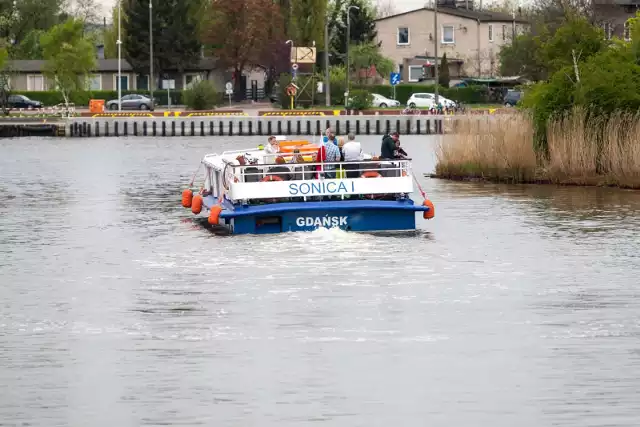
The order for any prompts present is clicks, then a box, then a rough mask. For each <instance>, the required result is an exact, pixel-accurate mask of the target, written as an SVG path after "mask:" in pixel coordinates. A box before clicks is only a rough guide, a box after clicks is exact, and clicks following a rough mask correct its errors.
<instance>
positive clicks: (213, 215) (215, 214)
mask: <svg viewBox="0 0 640 427" xmlns="http://www.w3.org/2000/svg"><path fill="white" fill-rule="evenodd" d="M220 212H222V206H220V205H215V206H212V207H211V210H210V211H209V218H208V219H207V221H208V222H209V224H211V225H217V224H218V223H219V222H220Z"/></svg>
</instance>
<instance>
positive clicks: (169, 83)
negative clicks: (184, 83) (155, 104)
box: [162, 80, 176, 90]
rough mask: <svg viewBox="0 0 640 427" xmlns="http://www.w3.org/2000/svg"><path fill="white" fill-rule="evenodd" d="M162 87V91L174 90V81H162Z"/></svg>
mask: <svg viewBox="0 0 640 427" xmlns="http://www.w3.org/2000/svg"><path fill="white" fill-rule="evenodd" d="M162 87H163V88H164V89H167V90H169V89H175V88H176V81H175V80H163V81H162Z"/></svg>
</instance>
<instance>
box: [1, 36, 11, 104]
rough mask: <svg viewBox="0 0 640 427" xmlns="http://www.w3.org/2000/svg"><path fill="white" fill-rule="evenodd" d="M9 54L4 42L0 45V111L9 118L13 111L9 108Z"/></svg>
mask: <svg viewBox="0 0 640 427" xmlns="http://www.w3.org/2000/svg"><path fill="white" fill-rule="evenodd" d="M8 60H9V52H8V50H7V47H6V42H5V41H4V40H2V41H1V43H0V109H2V114H3V115H5V116H7V115H9V112H10V110H11V107H10V106H9V96H10V95H11V85H10V84H9V80H10V79H9V70H8V66H7V65H8V62H9V61H8Z"/></svg>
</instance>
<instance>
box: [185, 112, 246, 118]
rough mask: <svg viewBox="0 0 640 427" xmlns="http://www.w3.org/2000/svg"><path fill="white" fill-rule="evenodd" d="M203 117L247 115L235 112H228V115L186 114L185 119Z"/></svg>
mask: <svg viewBox="0 0 640 427" xmlns="http://www.w3.org/2000/svg"><path fill="white" fill-rule="evenodd" d="M203 116H247V113H236V112H229V113H222V112H220V113H213V112H212V113H189V114H187V115H186V116H185V117H203Z"/></svg>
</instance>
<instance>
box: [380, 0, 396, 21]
mask: <svg viewBox="0 0 640 427" xmlns="http://www.w3.org/2000/svg"><path fill="white" fill-rule="evenodd" d="M396 13H398V12H397V9H396V2H395V1H393V0H378V4H377V5H376V18H378V19H379V18H386V17H387V16H392V15H395V14H396Z"/></svg>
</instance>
